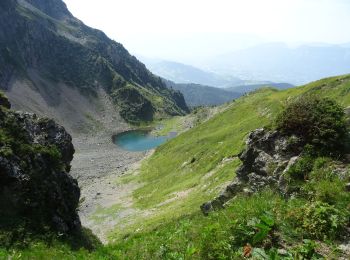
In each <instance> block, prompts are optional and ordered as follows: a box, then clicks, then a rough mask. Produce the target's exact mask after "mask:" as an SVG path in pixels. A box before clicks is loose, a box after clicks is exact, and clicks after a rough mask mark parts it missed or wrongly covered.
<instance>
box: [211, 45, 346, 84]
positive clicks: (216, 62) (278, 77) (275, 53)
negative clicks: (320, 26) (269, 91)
mask: <svg viewBox="0 0 350 260" xmlns="http://www.w3.org/2000/svg"><path fill="white" fill-rule="evenodd" d="M206 63H207V64H209V66H210V68H211V70H212V71H214V72H216V73H226V74H229V75H237V76H238V77H240V78H242V79H252V80H270V81H274V82H289V83H292V84H295V85H300V84H305V83H307V82H310V81H313V80H317V79H320V78H324V77H330V76H336V75H340V74H345V73H349V67H350V49H349V47H347V46H346V45H343V46H339V45H318V46H317V45H305V46H299V47H297V48H290V47H288V46H287V45H286V44H283V43H266V44H261V45H257V46H255V47H251V48H248V49H244V50H240V51H235V52H233V53H226V54H224V55H221V56H217V57H215V58H213V59H210V60H208V61H207V62H206Z"/></svg>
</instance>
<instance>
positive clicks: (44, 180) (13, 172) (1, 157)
mask: <svg viewBox="0 0 350 260" xmlns="http://www.w3.org/2000/svg"><path fill="white" fill-rule="evenodd" d="M8 104H9V103H8V101H6V100H5V98H4V97H3V96H2V97H1V98H0V215H1V216H0V217H1V219H7V220H8V221H7V222H14V221H16V220H18V219H20V220H21V221H22V222H23V221H24V222H25V223H26V225H31V226H36V227H38V226H49V227H51V228H52V229H54V230H57V231H59V232H63V233H68V232H70V231H73V230H76V229H79V228H80V227H81V224H80V220H79V216H78V214H77V212H76V211H77V207H78V203H79V197H80V189H79V187H78V183H77V181H76V180H75V179H73V178H72V177H71V176H70V175H69V170H70V162H71V160H72V159H73V154H74V147H73V145H72V138H71V136H70V135H69V134H68V133H67V132H66V131H65V129H64V128H63V127H62V126H59V125H58V124H56V123H55V122H54V121H53V120H50V119H43V118H38V117H37V116H36V115H35V114H29V113H20V112H13V111H10V110H9V105H8ZM2 224H3V223H0V227H1V226H2Z"/></svg>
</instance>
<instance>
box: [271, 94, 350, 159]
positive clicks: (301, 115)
mask: <svg viewBox="0 0 350 260" xmlns="http://www.w3.org/2000/svg"><path fill="white" fill-rule="evenodd" d="M276 127H277V129H278V130H280V131H281V132H283V133H285V134H287V135H293V134H294V135H297V136H299V137H301V138H303V140H304V141H305V144H309V147H313V151H317V154H329V155H336V154H339V153H340V152H342V151H343V150H344V149H345V143H346V140H347V138H348V134H347V126H346V117H345V112H344V109H343V108H342V107H341V106H340V105H338V104H337V103H336V102H335V101H333V100H331V99H328V98H318V97H316V96H311V95H306V96H300V97H298V98H296V99H294V100H292V101H291V102H289V103H288V104H287V105H286V107H285V109H284V110H283V111H282V112H281V113H280V114H279V115H278V116H277V119H276Z"/></svg>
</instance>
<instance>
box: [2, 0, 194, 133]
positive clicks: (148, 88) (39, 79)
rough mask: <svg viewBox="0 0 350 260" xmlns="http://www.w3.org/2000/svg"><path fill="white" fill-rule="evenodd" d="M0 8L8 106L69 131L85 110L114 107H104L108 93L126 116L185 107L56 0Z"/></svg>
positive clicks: (10, 1)
mask: <svg viewBox="0 0 350 260" xmlns="http://www.w3.org/2000/svg"><path fill="white" fill-rule="evenodd" d="M0 14H1V15H0V86H1V88H2V89H4V90H6V91H7V92H8V96H9V98H10V100H11V101H12V103H13V104H14V107H16V108H23V109H30V110H31V111H34V112H38V113H40V114H46V113H47V114H48V115H49V116H54V117H56V118H58V120H59V121H63V123H64V125H66V126H69V127H70V128H74V129H75V130H79V129H78V128H79V127H80V128H83V127H84V126H86V125H89V124H88V123H87V122H89V119H88V117H89V116H87V115H86V114H89V112H90V111H89V110H92V111H91V114H92V117H94V115H96V114H98V113H101V110H111V111H113V110H115V108H110V107H109V106H106V103H107V102H108V101H110V100H111V101H112V102H113V104H114V105H116V106H117V109H118V111H119V112H120V115H121V116H122V117H123V118H124V119H125V120H127V121H130V122H138V121H140V120H146V121H147V120H152V119H153V118H155V117H161V116H166V115H181V114H184V113H186V112H187V111H188V110H187V107H186V104H185V102H184V99H183V97H182V95H181V94H180V93H179V92H176V91H171V90H169V89H168V88H166V87H165V85H164V84H163V83H162V82H161V80H160V79H159V78H158V77H156V76H154V75H153V74H152V73H150V72H149V71H148V70H147V69H146V67H145V66H144V65H143V64H142V63H140V62H139V61H138V60H137V59H136V58H135V57H133V56H131V55H130V54H129V53H128V52H127V50H126V49H125V48H124V47H123V46H122V45H121V44H119V43H116V42H114V41H112V40H110V39H109V38H108V37H107V36H106V35H105V34H104V33H103V32H101V31H98V30H95V29H92V28H90V27H87V26H85V25H84V24H83V23H82V22H81V21H79V20H78V19H76V18H74V17H73V16H72V15H71V13H70V12H69V11H68V9H67V7H66V5H65V4H64V3H63V2H62V1H61V0H48V1H42V0H28V1H26V0H18V1H17V0H5V1H2V3H1V5H0ZM20 93H22V96H21V97H19V95H20ZM77 100H79V101H77ZM65 107H69V109H66V108H65ZM86 107H87V108H88V110H87V113H86V112H84V111H85V108H86ZM70 110H73V111H74V115H72V114H71V113H69V112H72V111H70ZM107 112H109V111H106V113H107ZM90 117H91V116H90ZM76 121H81V122H82V125H79V124H78V125H77V124H76V123H75V122H76ZM90 121H91V120H90Z"/></svg>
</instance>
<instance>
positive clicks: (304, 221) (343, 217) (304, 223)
mask: <svg viewBox="0 0 350 260" xmlns="http://www.w3.org/2000/svg"><path fill="white" fill-rule="evenodd" d="M347 214H348V212H344V211H341V210H339V209H337V208H336V207H335V206H333V205H329V204H328V203H324V202H321V201H316V202H310V203H307V204H306V205H305V206H304V207H302V208H301V209H300V211H299V216H298V221H299V228H301V230H302V231H303V232H304V233H305V235H306V236H307V237H309V238H316V239H327V238H330V239H335V238H337V237H339V236H340V235H341V231H343V230H344V227H345V226H346V224H347V221H348V220H347Z"/></svg>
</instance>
